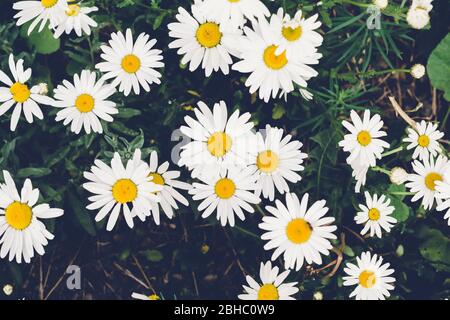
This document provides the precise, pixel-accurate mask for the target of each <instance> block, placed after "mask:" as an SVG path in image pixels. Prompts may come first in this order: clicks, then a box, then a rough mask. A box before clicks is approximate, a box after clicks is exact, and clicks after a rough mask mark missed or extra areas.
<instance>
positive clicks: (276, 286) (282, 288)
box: [238, 261, 299, 300]
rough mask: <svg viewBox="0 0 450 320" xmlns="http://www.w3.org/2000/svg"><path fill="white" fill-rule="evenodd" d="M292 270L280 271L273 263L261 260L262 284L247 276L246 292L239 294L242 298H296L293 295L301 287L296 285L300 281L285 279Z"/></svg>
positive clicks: (260, 273)
mask: <svg viewBox="0 0 450 320" xmlns="http://www.w3.org/2000/svg"><path fill="white" fill-rule="evenodd" d="M289 273H290V270H285V271H283V272H281V273H279V269H278V267H276V266H275V267H273V268H272V263H271V262H270V261H267V262H266V263H262V262H261V266H260V271H259V278H260V279H261V284H259V283H258V282H256V281H255V279H253V278H252V277H251V276H247V277H246V278H245V279H246V280H247V283H248V286H246V285H243V286H242V287H243V288H244V291H245V293H243V294H240V295H239V296H238V298H239V299H241V300H295V298H293V297H292V295H293V294H296V293H297V292H298V291H299V289H298V288H297V287H296V286H297V284H298V282H287V283H284V280H286V278H287V277H288V276H289Z"/></svg>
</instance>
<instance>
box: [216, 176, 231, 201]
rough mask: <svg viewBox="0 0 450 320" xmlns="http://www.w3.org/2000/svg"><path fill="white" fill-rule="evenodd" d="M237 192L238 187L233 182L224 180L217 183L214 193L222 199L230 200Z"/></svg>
mask: <svg viewBox="0 0 450 320" xmlns="http://www.w3.org/2000/svg"><path fill="white" fill-rule="evenodd" d="M235 191H236V185H235V184H234V182H233V180H231V179H228V178H222V179H220V180H219V181H217V182H216V185H215V187H214V192H215V193H216V194H217V196H218V197H219V198H221V199H229V198H231V197H232V196H233V195H234V192H235Z"/></svg>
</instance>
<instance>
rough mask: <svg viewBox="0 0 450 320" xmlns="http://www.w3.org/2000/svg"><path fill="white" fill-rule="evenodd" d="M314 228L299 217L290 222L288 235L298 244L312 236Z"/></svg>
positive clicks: (287, 230) (287, 229)
mask: <svg viewBox="0 0 450 320" xmlns="http://www.w3.org/2000/svg"><path fill="white" fill-rule="evenodd" d="M311 233H312V228H311V226H310V225H309V223H308V222H307V221H306V220H304V219H301V218H297V219H294V220H292V221H291V222H289V223H288V225H287V227H286V236H287V237H288V239H289V240H290V241H292V242H293V243H296V244H300V243H304V242H306V241H308V240H309V238H310V237H311Z"/></svg>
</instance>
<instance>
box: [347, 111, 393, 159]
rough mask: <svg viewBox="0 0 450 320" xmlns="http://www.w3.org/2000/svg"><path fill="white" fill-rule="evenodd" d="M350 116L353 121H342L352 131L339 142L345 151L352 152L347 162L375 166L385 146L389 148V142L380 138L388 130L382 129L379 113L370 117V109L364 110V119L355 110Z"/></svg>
mask: <svg viewBox="0 0 450 320" xmlns="http://www.w3.org/2000/svg"><path fill="white" fill-rule="evenodd" d="M350 117H351V119H352V123H350V122H348V121H347V120H344V121H342V125H343V126H344V127H345V128H346V129H347V130H348V131H350V133H349V134H346V135H345V136H344V140H341V141H340V142H339V146H341V147H342V148H343V149H344V151H346V152H350V155H349V156H348V157H347V163H349V164H350V163H352V162H354V161H358V162H359V163H360V164H361V165H363V164H366V165H369V166H371V167H373V166H375V164H376V159H381V154H382V153H383V150H384V148H389V143H387V142H385V141H383V140H381V139H380V138H381V137H384V136H386V132H385V131H382V130H381V128H382V127H383V121H382V120H381V117H380V115H378V114H375V115H374V116H373V117H370V110H369V109H366V110H365V111H364V116H363V119H361V118H360V117H359V116H358V114H357V113H356V111H354V110H352V111H351V112H350Z"/></svg>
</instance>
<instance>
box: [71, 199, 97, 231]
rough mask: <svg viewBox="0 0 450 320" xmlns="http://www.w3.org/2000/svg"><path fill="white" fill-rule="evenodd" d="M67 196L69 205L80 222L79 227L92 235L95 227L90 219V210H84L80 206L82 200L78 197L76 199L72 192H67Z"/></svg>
mask: <svg viewBox="0 0 450 320" xmlns="http://www.w3.org/2000/svg"><path fill="white" fill-rule="evenodd" d="M68 198H69V204H70V207H71V208H72V210H73V213H74V215H75V217H76V218H77V220H78V222H79V223H80V225H81V227H82V228H83V229H84V230H85V231H86V232H87V233H88V234H89V235H91V236H93V237H94V236H95V235H96V233H97V232H96V229H95V225H94V222H93V221H92V218H91V215H90V212H88V210H86V209H85V208H84V207H83V206H82V202H81V201H80V200H79V199H77V198H76V197H75V196H74V195H73V194H71V193H69V195H68Z"/></svg>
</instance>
